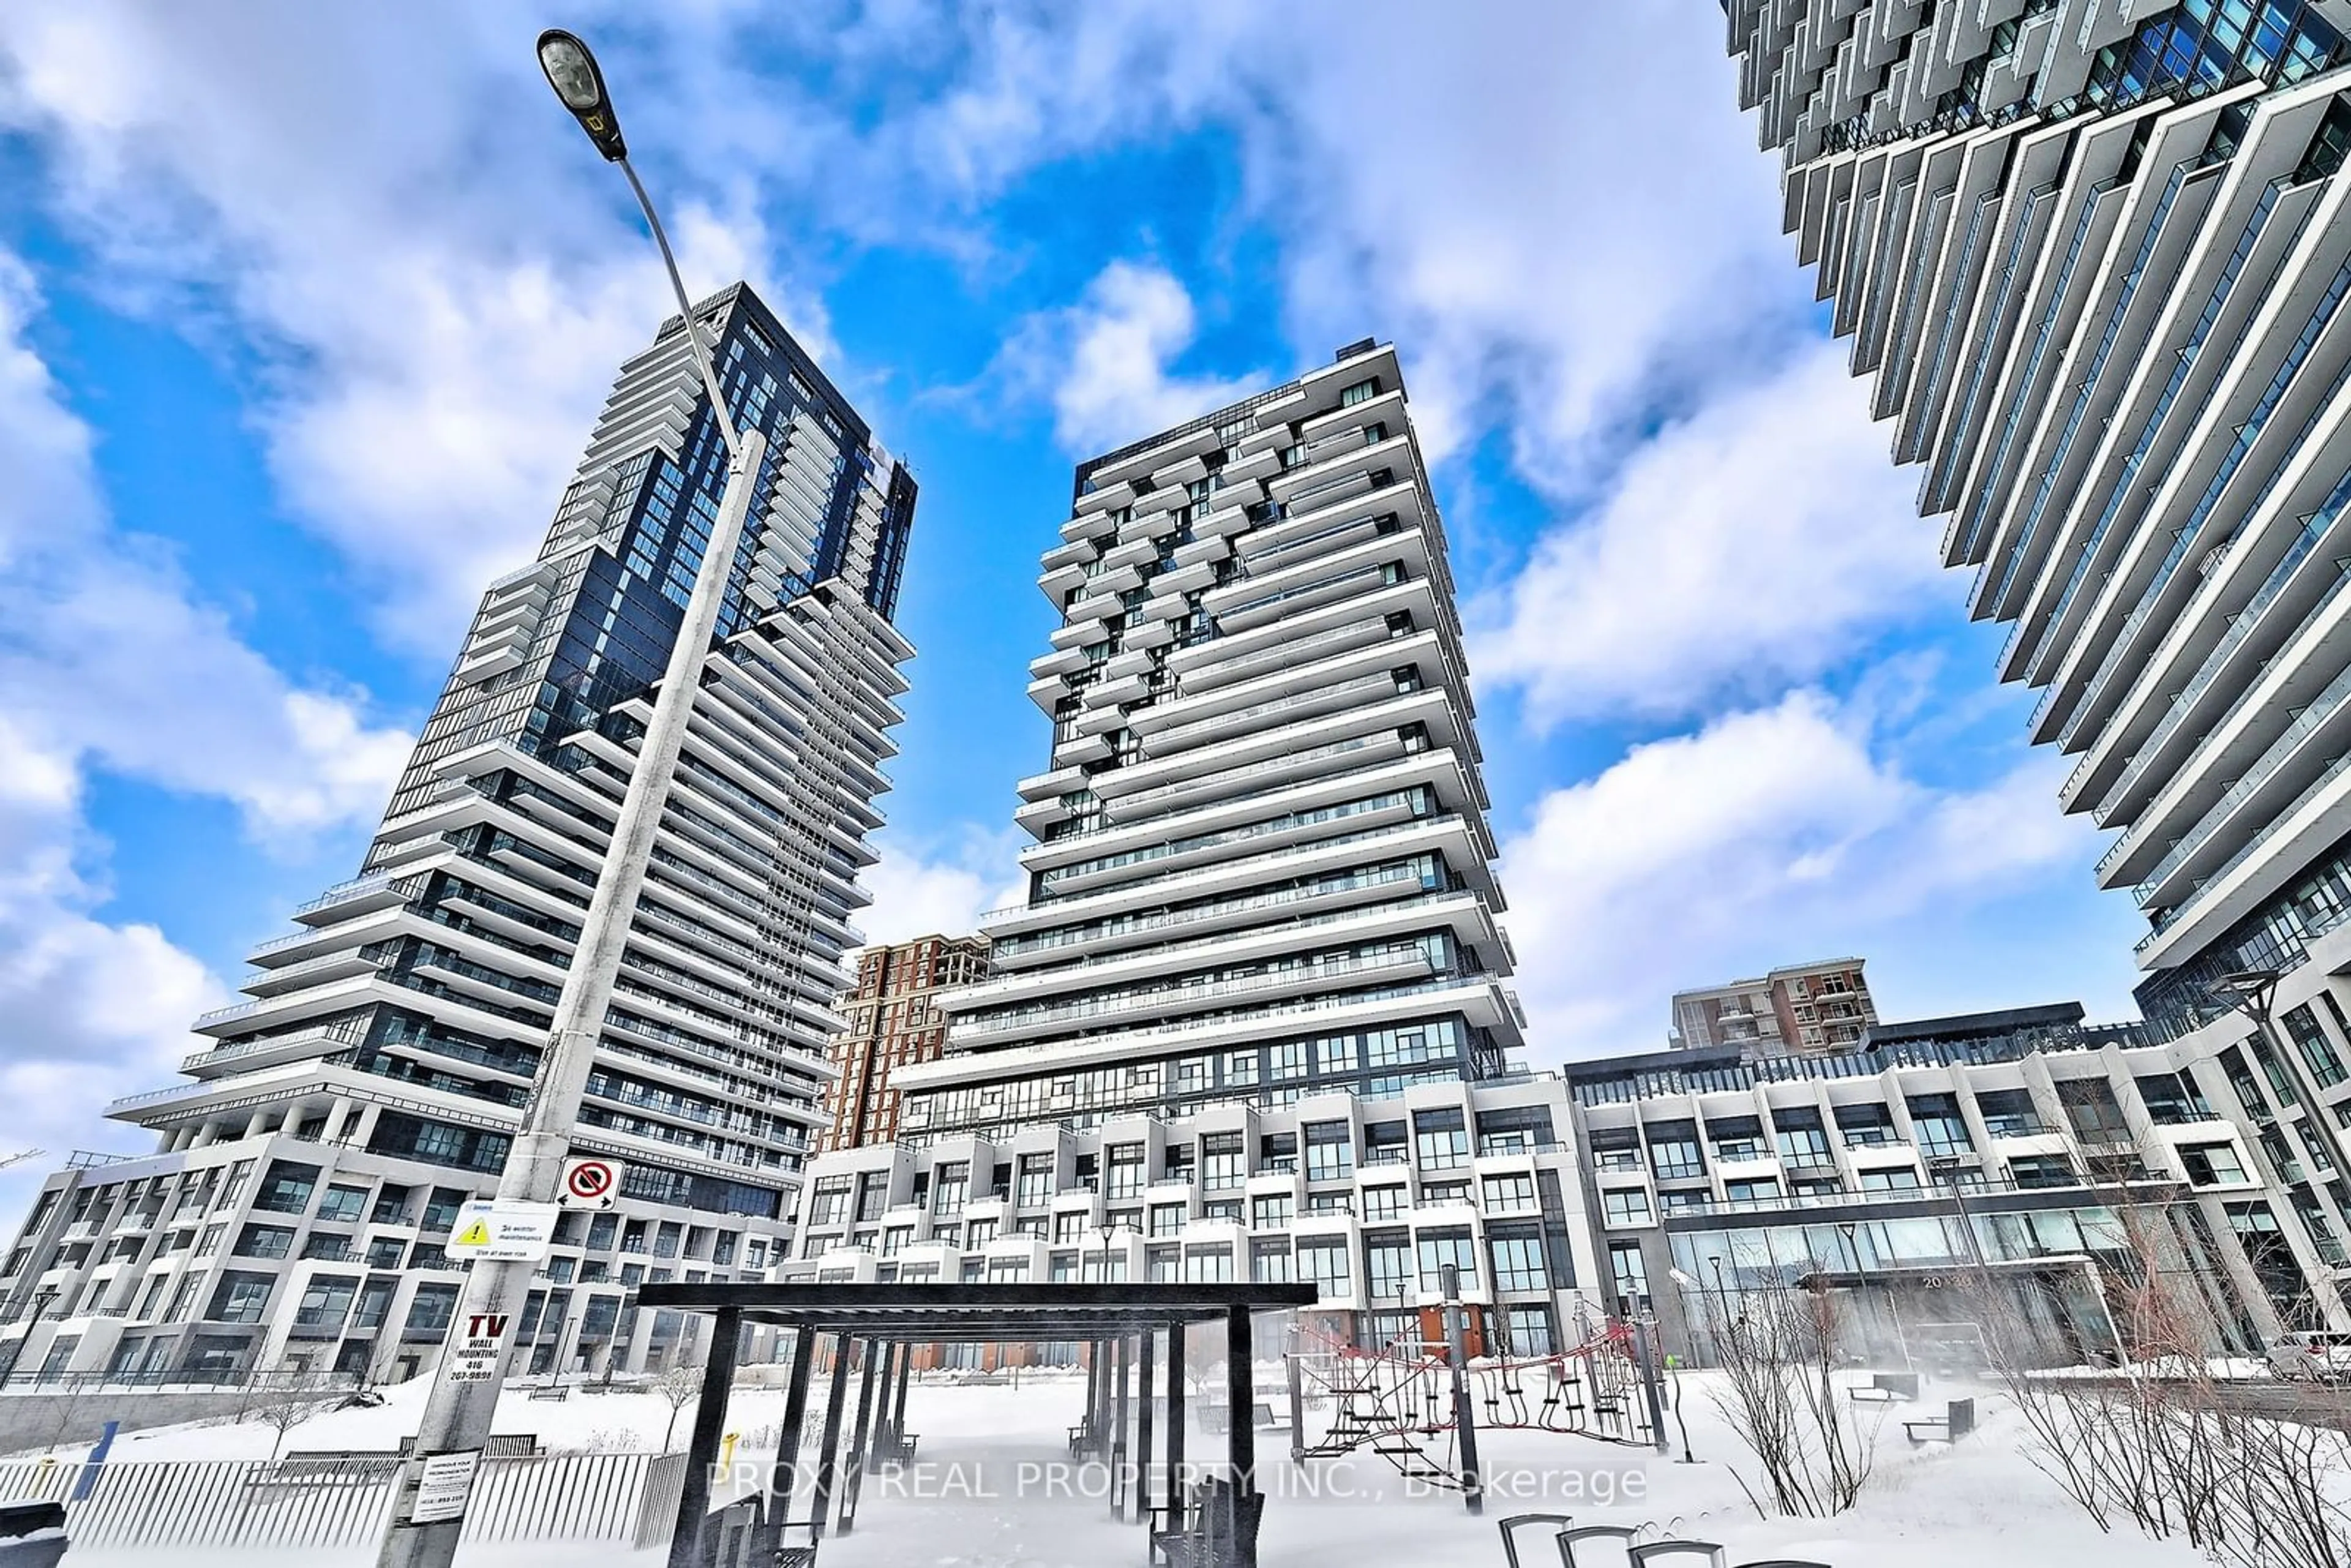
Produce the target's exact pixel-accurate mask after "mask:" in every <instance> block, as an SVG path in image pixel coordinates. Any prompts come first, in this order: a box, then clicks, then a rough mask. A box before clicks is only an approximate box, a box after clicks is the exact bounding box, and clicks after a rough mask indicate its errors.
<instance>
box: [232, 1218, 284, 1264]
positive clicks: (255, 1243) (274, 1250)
mask: <svg viewBox="0 0 2351 1568" xmlns="http://www.w3.org/2000/svg"><path fill="white" fill-rule="evenodd" d="M293 1245H294V1232H293V1231H292V1230H290V1229H288V1228H287V1227H285V1226H283V1225H248V1226H246V1228H244V1229H243V1230H242V1231H240V1232H238V1233H237V1238H236V1255H237V1256H238V1257H240V1258H283V1257H285V1256H286V1254H287V1251H288V1250H289V1249H291V1248H292V1247H293Z"/></svg>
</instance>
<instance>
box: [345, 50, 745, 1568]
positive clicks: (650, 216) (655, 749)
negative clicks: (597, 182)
mask: <svg viewBox="0 0 2351 1568" xmlns="http://www.w3.org/2000/svg"><path fill="white" fill-rule="evenodd" d="M538 57H539V64H540V66H541V68H544V69H545V71H546V72H547V78H548V80H549V83H550V84H551V85H552V86H553V87H554V89H555V91H556V95H557V96H558V97H559V98H560V99H562V100H563V104H564V107H565V108H567V109H569V110H571V112H572V115H573V116H574V118H576V119H577V120H579V121H580V126H581V128H582V129H583V130H585V131H587V132H588V135H589V139H590V141H594V142H595V144H596V149H597V151H598V152H601V153H602V154H603V155H604V157H605V159H606V161H607V162H614V163H618V164H620V166H621V172H622V173H624V174H626V175H627V176H628V180H629V188H630V189H631V190H632V191H633V192H634V193H636V197H637V204H638V205H639V206H640V207H642V208H643V211H644V216H645V223H646V225H647V226H648V227H649V228H651V229H652V230H653V243H654V244H655V245H657V246H659V247H660V249H661V256H662V261H663V264H664V266H665V267H667V268H668V270H669V280H670V287H671V288H672V289H673V290H674V292H675V294H676V296H677V306H678V308H679V309H680V310H681V311H683V312H684V316H685V333H686V339H687V341H688V343H689V344H690V345H691V346H692V351H693V354H694V358H695V363H696V365H697V366H698V368H699V369H700V371H701V373H702V382H703V385H704V387H705V390H706V391H707V392H709V394H710V407H711V413H712V416H713V418H714V419H716V422H717V424H718V429H719V433H720V434H721V435H723V436H724V437H725V438H726V449H727V453H728V455H729V457H730V458H731V463H730V465H729V467H728V470H727V476H726V491H725V494H724V495H723V496H722V497H720V500H719V504H718V520H717V522H716V525H715V526H714V527H713V528H712V529H711V536H710V542H709V546H708V548H707V549H705V551H704V554H703V559H702V570H701V571H700V572H699V573H698V574H697V575H696V577H695V583H694V592H693V594H692V596H691V597H690V598H689V599H688V601H687V602H686V607H685V618H684V623H683V624H681V625H680V626H679V628H678V633H677V643H676V645H675V646H674V647H673V648H672V649H671V650H670V657H669V664H668V666H667V667H666V668H665V669H664V672H663V674H662V684H661V690H660V692H659V694H658V695H656V697H655V698H654V701H653V718H652V722H651V723H650V724H648V725H647V726H646V727H645V734H644V738H643V741H642V742H641V743H640V745H639V747H638V751H637V762H636V767H635V768H634V770H633V771H632V773H631V774H630V776H629V787H628V791H627V793H626V794H625V795H624V796H623V797H622V801H621V808H620V817H619V821H617V822H615V823H614V825H613V829H612V840H611V848H610V849H609V850H608V851H607V852H606V854H605V857H604V863H603V865H602V867H601V870H600V871H599V872H598V873H597V878H596V889H595V893H594V894H593V896H592V897H591V898H590V901H589V904H588V913H587V917H586V919H585V920H584V921H583V922H582V923H581V925H580V940H579V944H578V946H576V948H575V949H574V950H573V953H572V956H571V964H570V967H569V969H567V970H566V971H565V973H564V977H563V991H562V995H561V997H560V998H559V1001H558V1002H557V1004H556V1009H555V1022H554V1025H553V1027H552V1029H551V1030H549V1036H548V1042H547V1049H546V1052H545V1055H544V1057H543V1059H542V1061H540V1063H539V1071H538V1082H537V1083H536V1084H535V1086H534V1087H533V1089H532V1092H531V1098H530V1103H529V1104H528V1106H527V1107H526V1108H525V1109H524V1112H523V1120H522V1127H521V1129H520V1131H519V1133H518V1134H517V1136H516V1138H515V1141H514V1146H513V1148H512V1150H511V1152H510V1153H509V1154H508V1155H507V1164H506V1168H505V1170H504V1171H503V1172H502V1173H501V1174H500V1176H499V1179H498V1186H497V1196H496V1199H495V1200H494V1201H496V1202H497V1203H499V1204H514V1205H518V1206H528V1205H549V1204H552V1203H553V1202H554V1201H555V1199H556V1197H557V1193H558V1187H559V1183H560V1181H561V1179H562V1174H563V1162H564V1160H565V1159H566V1158H567V1157H568V1156H569V1154H570V1152H571V1131H572V1127H573V1124H575V1123H576V1122H577V1121H578V1119H579V1114H580V1100H581V1099H582V1098H583V1097H584V1095H585V1094H586V1092H587V1086H588V1077H589V1073H590V1069H591V1068H592V1067H593V1065H594V1053H595V1045H596V1040H597V1037H598V1035H599V1034H600V1033H601V1031H602V1029H603V1024H604V1013H605V1009H606V1008H607V1007H608V1006H609V1004H610V1003H611V998H612V986H613V980H614V978H615V977H616V976H617V975H618V974H619V972H620V967H621V956H622V952H623V950H624V949H625V948H626V947H627V946H628V940H629V927H630V925H631V922H632V919H633V918H634V916H635V914H636V909H637V898H638V894H640V893H641V892H642V891H643V887H644V882H645V866H646V862H648V861H649V860H650V859H651V857H652V854H653V840H654V837H655V835H656V833H657V832H658V831H659V830H660V827H661V818H662V810H663V806H664V803H665V802H666V801H667V800H668V798H669V791H670V785H671V782H672V781H673V779H674V778H675V776H676V773H677V764H678V758H679V756H680V754H681V753H682V752H683V751H684V747H685V735H686V721H687V719H688V718H689V717H690V716H691V714H692V711H693V707H694V697H695V692H696V691H697V690H699V689H700V687H701V685H702V673H703V666H704V664H705V662H706V661H707V660H708V658H709V655H710V648H711V643H712V640H713V639H714V638H715V637H716V634H717V631H718V622H719V612H720V610H721V609H722V608H723V605H724V601H725V598H726V580H727V576H728V573H729V570H730V569H731V567H732V566H733V563H734V560H735V554H736V551H737V548H738V547H739V546H740V544H741V542H742V538H743V525H744V520H745V517H746V516H747V514H748V512H749V511H750V507H751V495H752V491H753V490H754V488H755V487H756V483H757V480H758V473H759V465H760V463H761V462H762V460H763V459H764V457H765V455H766V453H767V440H766V438H765V437H764V436H763V435H762V434H760V433H759V432H758V431H757V430H752V431H747V432H740V433H738V432H737V430H736V428H735V422H734V420H733V419H732V418H731V417H729V415H728V413H727V410H726V399H725V397H724V396H723V395H722V394H721V392H720V391H719V386H718V376H717V371H716V367H715V366H714V365H713V364H712V363H711V359H710V350H709V348H708V346H707V345H705V343H704V341H703V340H702V328H701V324H700V323H699V322H698V321H696V320H695V315H694V305H693V301H692V300H691V299H689V298H687V297H686V292H685V284H684V280H683V279H681V278H680V277H678V272H677V261H676V258H675V257H674V256H672V255H671V253H670V248H669V237H668V235H665V234H664V232H663V230H662V226H661V219H660V218H659V217H658V216H657V215H655V214H654V212H653V202H652V200H651V198H649V197H648V196H647V195H646V194H645V188H644V185H643V182H641V181H640V180H639V179H638V178H637V175H636V171H635V170H633V169H632V168H631V167H630V166H629V161H628V146H627V144H626V143H625V142H624V141H622V138H621V128H620V121H619V120H618V119H617V118H616V117H615V116H614V115H613V113H612V108H611V99H609V97H608V96H607V95H606V92H605V90H604V78H603V73H602V72H601V70H600V69H599V68H597V65H596V60H595V57H594V56H592V55H590V53H589V52H588V47H587V46H586V45H585V44H583V43H581V42H580V40H579V39H578V38H576V37H572V36H571V35H570V34H569V33H564V32H554V31H550V32H548V33H543V34H541V35H540V37H539V40H538ZM537 1270H538V1264H537V1263H536V1262H533V1261H492V1260H487V1259H476V1260H475V1261H474V1263H473V1265H472V1271H471V1272H470V1273H469V1274H468V1275H467V1276H466V1280H465V1291H464V1294H463V1295H462V1296H461V1297H460V1298H459V1300H458V1303H457V1310H456V1312H455V1315H454V1316H453V1317H452V1319H451V1321H450V1335H451V1338H452V1340H453V1341H454V1340H455V1338H456V1337H457V1336H458V1335H461V1334H463V1335H466V1336H467V1337H468V1338H469V1339H470V1340H472V1341H473V1342H474V1343H481V1342H482V1341H483V1340H485V1339H489V1340H495V1341H496V1354H495V1356H494V1357H493V1358H491V1364H490V1365H489V1366H488V1367H487V1368H486V1371H485V1369H484V1368H482V1367H481V1366H479V1365H478V1364H475V1365H474V1366H472V1367H470V1368H468V1367H466V1366H465V1365H463V1364H461V1363H460V1361H459V1358H457V1357H456V1356H455V1355H452V1354H449V1353H448V1350H447V1348H446V1347H444V1352H443V1355H442V1359H441V1365H440V1368H439V1370H438V1372H437V1373H436V1374H435V1375H434V1385H433V1390H432V1393H431V1395H430V1396H429V1397H428V1398H427V1400H426V1403H425V1406H424V1416H423V1425H422V1427H421V1428H420V1429H419V1431H418V1433H417V1437H416V1448H415V1454H414V1456H413V1458H411V1459H410V1460H409V1461H408V1463H407V1465H406V1466H404V1467H403V1469H402V1473H401V1479H400V1486H399V1490H398V1493H397V1495H396V1496H395V1498H394V1499H393V1502H392V1517H391V1521H390V1523H389V1525H388V1526H387V1528H386V1530H385V1532H384V1538H383V1544H382V1548H381V1552H379V1554H378V1556H377V1559H376V1561H377V1563H378V1568H449V1565H450V1563H451V1562H452V1560H453V1559H454V1558H455V1555H456V1551H457V1536H458V1532H459V1531H461V1530H462V1529H463V1528H464V1519H463V1498H464V1496H465V1494H466V1493H467V1492H469V1491H470V1488H471V1485H472V1468H473V1464H474V1462H475V1459H477V1458H478V1457H479V1455H480V1452H481V1449H482V1448H483V1446H484V1444H485V1442H486V1439H487V1438H488V1437H489V1435H490V1423H491V1418H492V1417H493V1416H495V1415H496V1411H497V1404H498V1393H499V1390H500V1387H501V1385H503V1383H504V1381H505V1378H506V1375H507V1368H508V1366H509V1364H511V1362H512V1361H513V1359H514V1349H515V1337H516V1336H515V1335H514V1333H513V1332H512V1331H513V1327H514V1324H515V1323H516V1322H517V1319H518V1318H519V1316H520V1314H521V1312H522V1307H523V1302H524V1300H525V1298H526V1296H527V1294H528V1291H529V1289H530V1281H531V1277H532V1276H533V1274H534V1273H536V1272H537ZM428 1474H429V1475H430V1477H431V1479H432V1481H433V1483H434V1486H433V1489H432V1490H434V1493H435V1494H436V1498H435V1502H436V1504H437V1506H432V1507H429V1508H428V1509H427V1514H428V1518H427V1519H426V1520H425V1521H423V1522H419V1521H418V1520H417V1518H416V1514H417V1512H418V1508H417V1504H418V1501H419V1499H420V1496H423V1494H424V1493H425V1490H426V1488H425V1484H424V1483H425V1481H426V1479H427V1478H428ZM450 1493H455V1494H456V1496H457V1498H458V1501H457V1503H456V1511H455V1514H454V1515H451V1514H450V1511H449V1508H448V1506H447V1496H448V1494H450Z"/></svg>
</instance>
